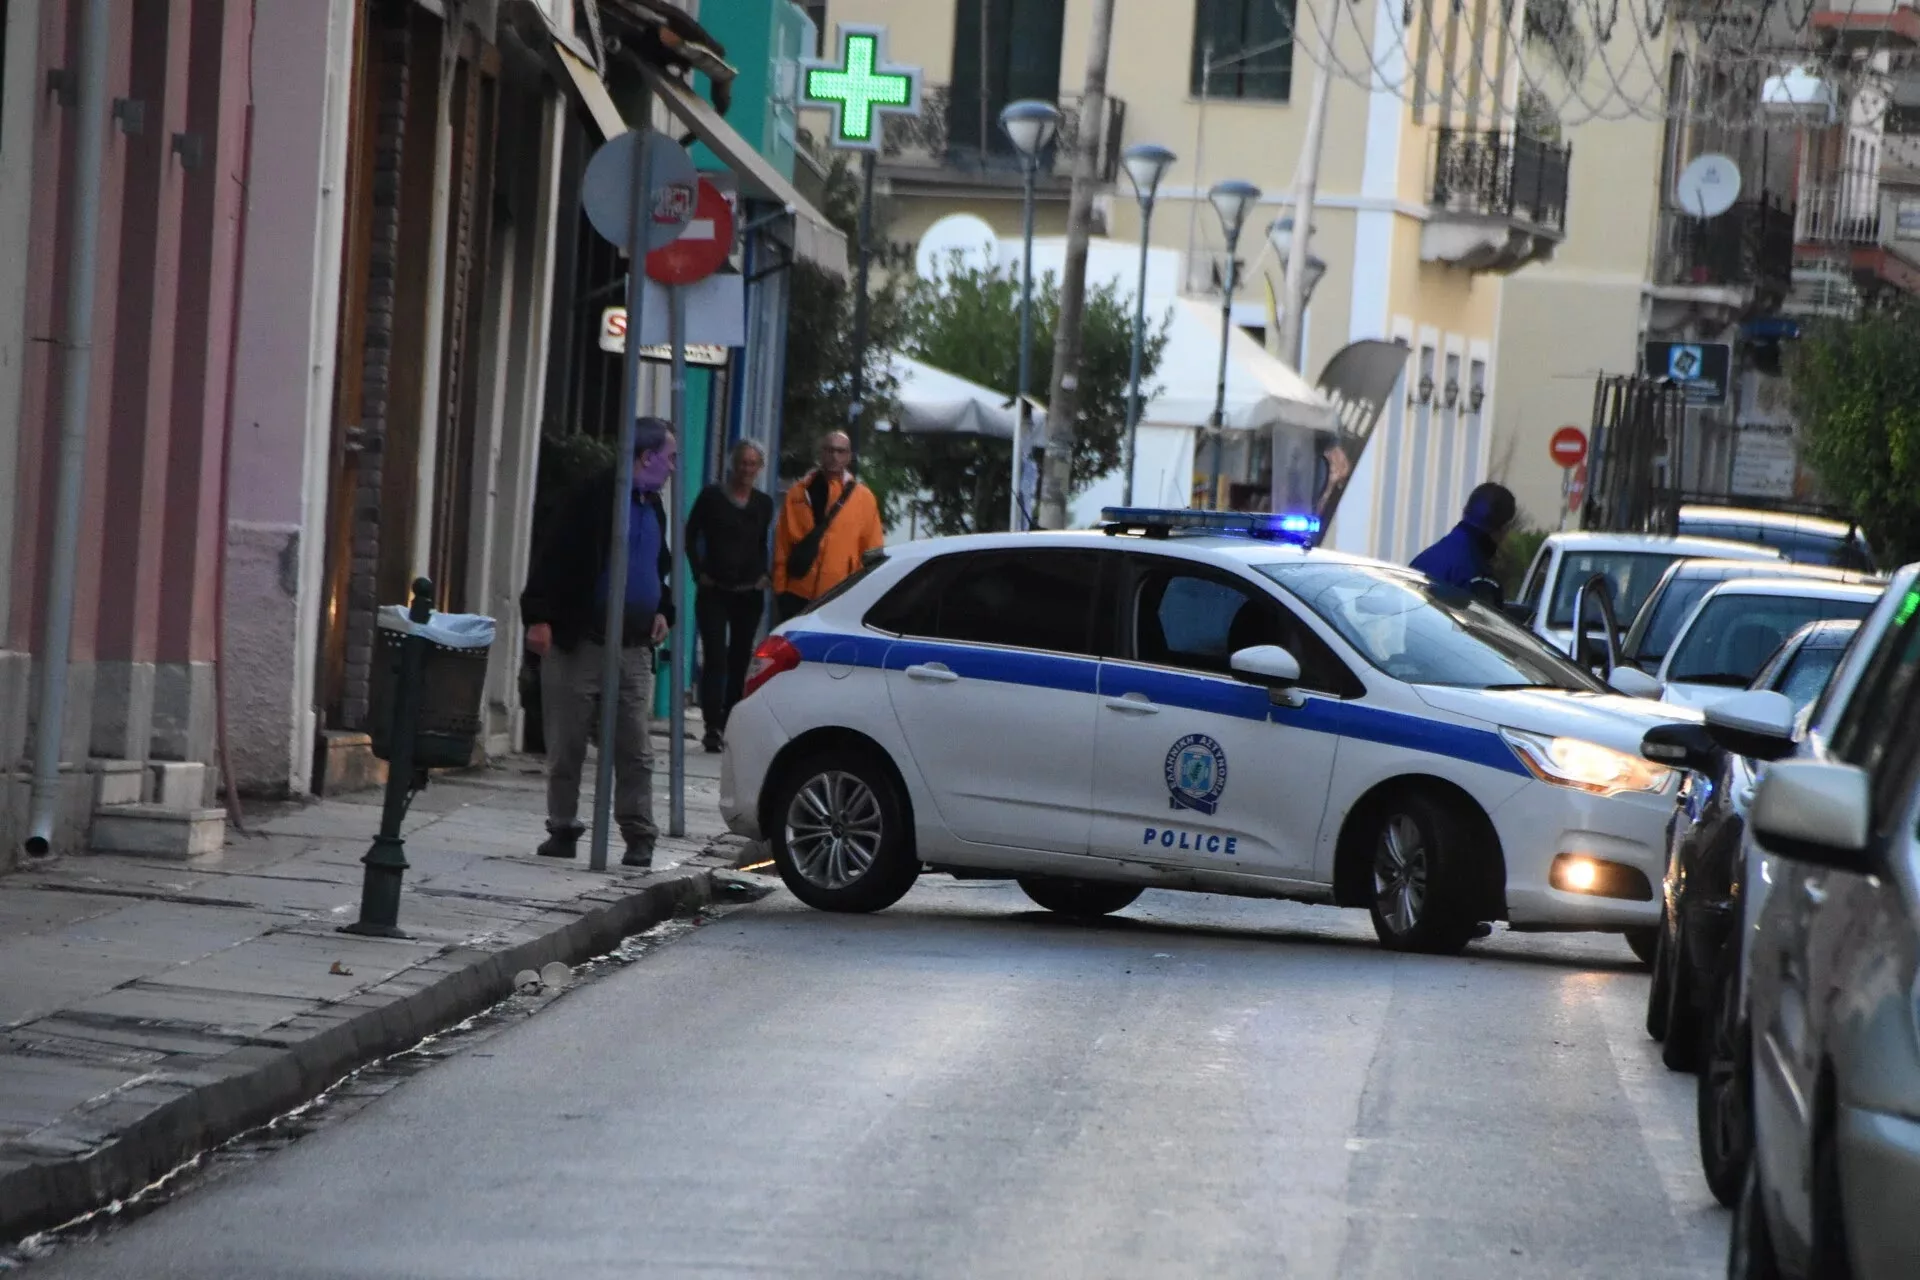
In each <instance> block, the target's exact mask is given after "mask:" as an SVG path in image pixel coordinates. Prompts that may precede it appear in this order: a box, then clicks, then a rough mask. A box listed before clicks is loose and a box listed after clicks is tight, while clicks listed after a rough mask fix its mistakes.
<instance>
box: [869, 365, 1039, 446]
mask: <svg viewBox="0 0 1920 1280" xmlns="http://www.w3.org/2000/svg"><path fill="white" fill-rule="evenodd" d="M888 367H889V368H890V369H891V371H892V373H893V376H894V379H895V381H896V382H898V383H899V391H898V393H897V395H896V398H897V399H898V400H899V402H900V417H899V420H898V421H896V422H895V423H894V424H893V429H894V430H896V431H902V432H907V433H909V434H924V435H976V436H992V437H993V438H994V439H996V440H1011V439H1013V428H1014V421H1015V417H1016V414H1015V412H1014V406H1013V403H1012V400H1013V398H1012V397H1011V396H1005V395H1002V394H1000V393H999V392H998V391H995V390H993V389H991V388H989V387H983V386H981V385H980V384H979V383H977V382H970V381H968V380H967V379H965V378H963V377H961V376H960V375H959V374H955V373H948V372H947V371H946V370H945V369H936V368H934V367H933V366H932V365H930V364H927V363H925V362H924V361H920V360H915V359H914V358H913V357H911V356H904V355H901V354H899V353H898V352H896V353H894V354H893V355H892V356H891V357H890V358H889V360H888ZM1032 417H1033V420H1034V421H1036V422H1044V421H1045V417H1044V415H1042V414H1041V413H1040V412H1039V411H1038V410H1037V409H1036V410H1034V412H1033V414H1032Z"/></svg>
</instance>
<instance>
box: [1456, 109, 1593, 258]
mask: <svg viewBox="0 0 1920 1280" xmlns="http://www.w3.org/2000/svg"><path fill="white" fill-rule="evenodd" d="M1572 155H1573V147H1572V146H1571V144H1568V145H1559V144H1555V143H1551V142H1543V141H1541V140H1540V139H1539V138H1535V137H1530V136H1529V135H1527V134H1524V133H1508V132H1491V131H1466V130H1460V129H1441V130H1440V131H1439V144H1438V147H1437V149H1436V151H1435V153H1434V166H1433V204H1434V206H1435V207H1436V208H1438V209H1445V210H1450V211H1452V212H1455V213H1465V214H1478V215H1484V216H1488V217H1499V218H1510V219H1512V220H1514V221H1516V222H1522V223H1526V224H1528V225H1530V226H1533V227H1538V228H1540V229H1542V230H1544V231H1548V232H1552V233H1563V232H1564V231H1565V230H1566V225H1567V166H1568V163H1569V161H1570V160H1571V158H1572Z"/></svg>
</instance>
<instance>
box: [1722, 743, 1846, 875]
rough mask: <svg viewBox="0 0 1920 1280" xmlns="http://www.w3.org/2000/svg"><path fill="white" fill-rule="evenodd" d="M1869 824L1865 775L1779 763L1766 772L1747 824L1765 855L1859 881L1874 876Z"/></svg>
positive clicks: (1825, 765) (1839, 767)
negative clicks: (1848, 874) (1856, 877)
mask: <svg viewBox="0 0 1920 1280" xmlns="http://www.w3.org/2000/svg"><path fill="white" fill-rule="evenodd" d="M1872 820H1873V788H1872V784H1871V782H1870V780H1869V779H1868V777H1867V773H1866V770H1864V769H1861V768H1858V767H1856V766H1854V765H1850V764H1837V763H1832V762H1829V761H1825V760H1782V761H1781V762H1780V763H1778V764H1776V765H1774V766H1773V767H1772V768H1770V769H1768V770H1767V772H1766V774H1765V776H1763V777H1762V778H1761V779H1760V786H1759V789H1758V790H1757V791H1756V792H1755V794H1754V798H1753V810H1752V812H1751V814H1750V816H1749V818H1748V821H1749V822H1751V823H1752V824H1753V835H1754V839H1755V840H1757V841H1759V843H1760V847H1761V848H1763V849H1765V850H1766V851H1767V852H1768V853H1773V854H1778V855H1779V856H1780V857H1783V858H1792V859H1793V860H1794V861H1796V862H1806V863H1811V864H1812V865H1814V866H1817V867H1831V868H1833V869H1835V870H1837V871H1851V872H1855V873H1857V874H1860V875H1867V874H1870V873H1871V872H1872V870H1873V857H1872V852H1871V849H1870V843H1871V833H1872V829H1873V821H1872Z"/></svg>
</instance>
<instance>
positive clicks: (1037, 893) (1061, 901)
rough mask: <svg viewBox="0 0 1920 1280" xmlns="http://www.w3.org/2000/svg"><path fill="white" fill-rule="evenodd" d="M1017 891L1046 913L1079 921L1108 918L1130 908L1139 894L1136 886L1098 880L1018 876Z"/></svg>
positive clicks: (1139, 890)
mask: <svg viewBox="0 0 1920 1280" xmlns="http://www.w3.org/2000/svg"><path fill="white" fill-rule="evenodd" d="M1020 888H1021V890H1022V891H1024V892H1025V893H1026V895H1027V896H1028V897H1029V898H1032V899H1033V900H1034V901H1035V902H1037V903H1039V904H1040V905H1041V906H1043V907H1045V908H1046V909H1047V910H1049V911H1052V912H1056V913H1058V914H1060V915H1063V916H1072V917H1074V918H1075V919H1078V920H1093V919H1097V918H1098V917H1100V916H1104V915H1111V914H1112V913H1113V912H1115V911H1118V910H1120V909H1121V908H1123V907H1128V906H1131V905H1132V904H1133V900H1134V899H1135V898H1138V897H1139V896H1140V894H1141V889H1140V887H1139V886H1137V885H1130V884H1102V883H1100V882H1099V881H1097V880H1066V879H1060V878H1056V877H1053V876H1021V877H1020Z"/></svg>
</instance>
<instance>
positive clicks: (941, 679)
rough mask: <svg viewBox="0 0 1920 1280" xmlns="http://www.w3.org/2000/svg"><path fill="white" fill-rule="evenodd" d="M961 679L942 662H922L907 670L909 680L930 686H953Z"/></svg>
mask: <svg viewBox="0 0 1920 1280" xmlns="http://www.w3.org/2000/svg"><path fill="white" fill-rule="evenodd" d="M959 678H960V677H959V676H958V675H956V674H954V673H953V672H952V671H950V670H948V669H947V666H946V664H945V663H941V662H922V663H919V664H917V665H915V666H911V667H908V668H907V679H909V680H922V681H925V682H927V683H929V684H952V683H953V682H954V681H956V680H958V679H959Z"/></svg>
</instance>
